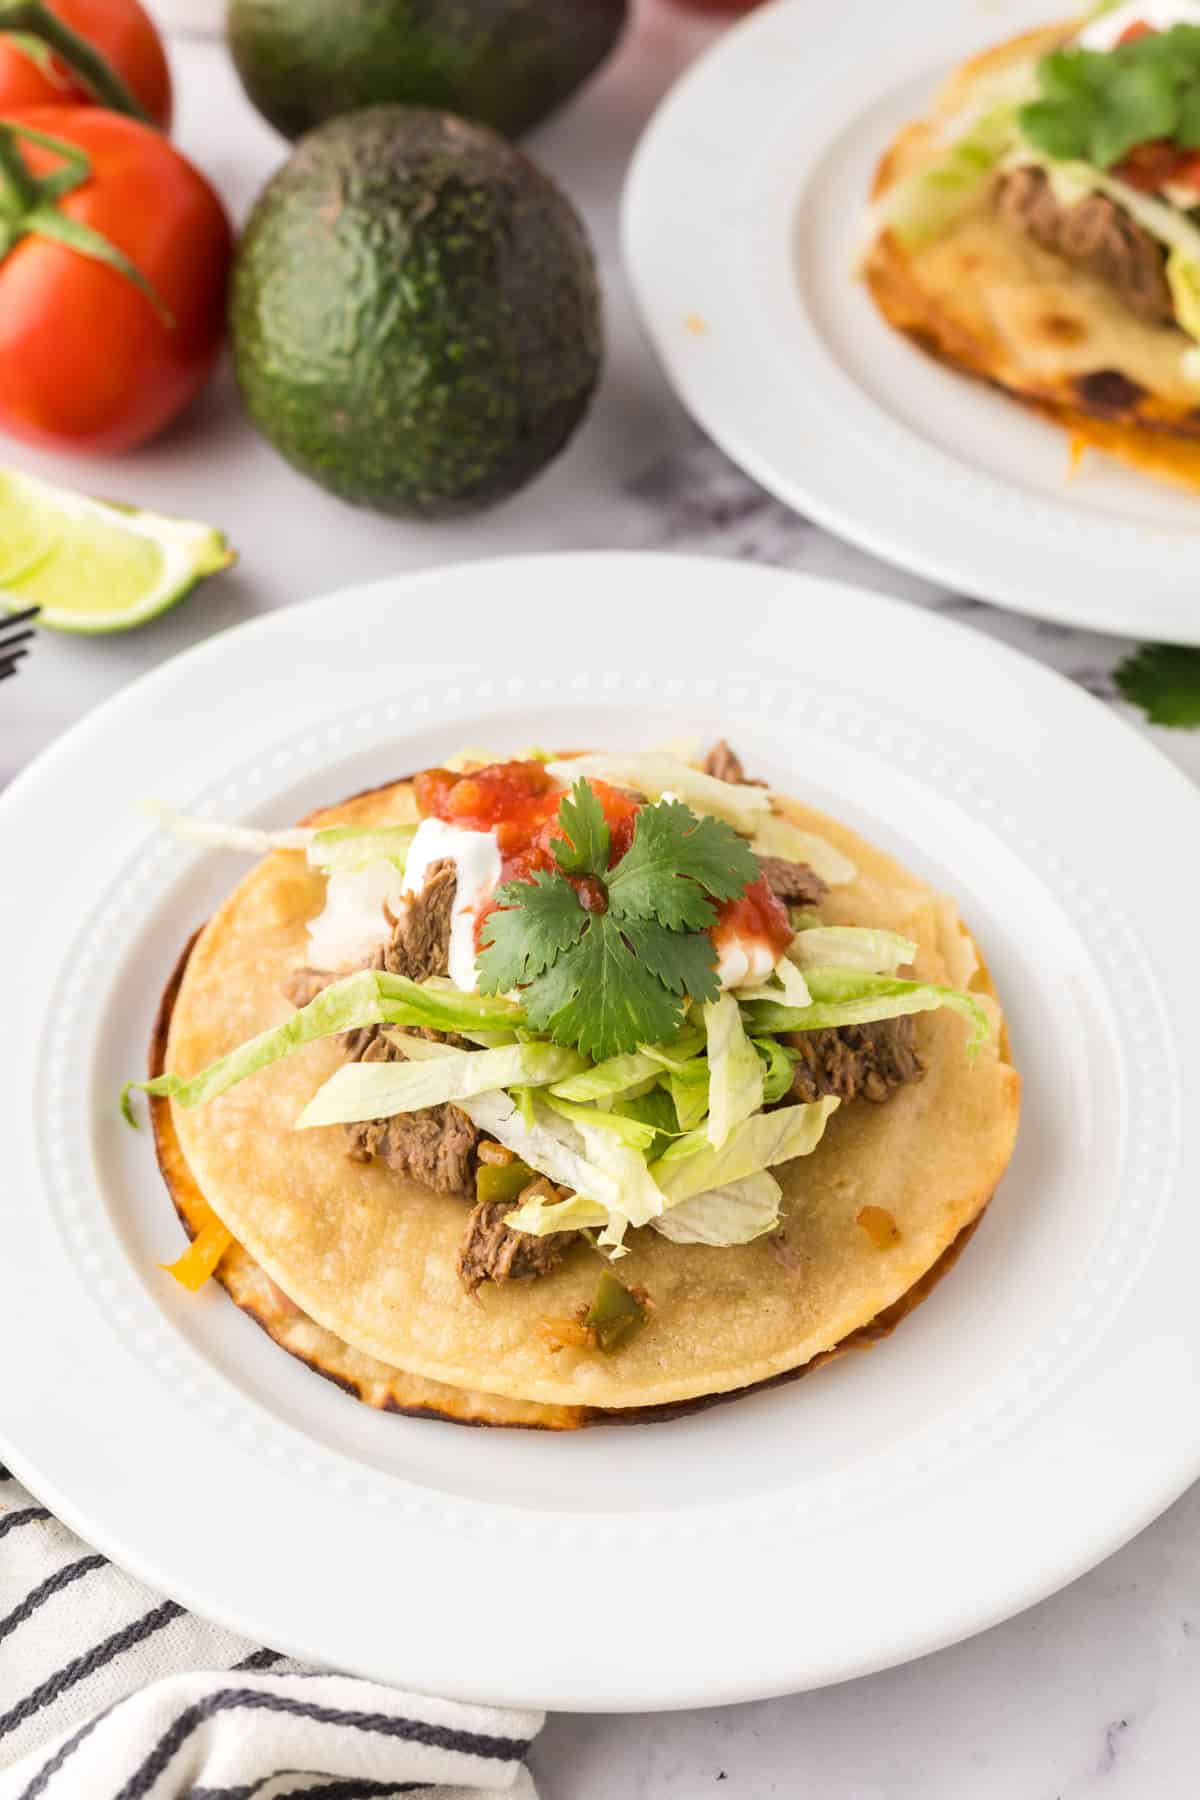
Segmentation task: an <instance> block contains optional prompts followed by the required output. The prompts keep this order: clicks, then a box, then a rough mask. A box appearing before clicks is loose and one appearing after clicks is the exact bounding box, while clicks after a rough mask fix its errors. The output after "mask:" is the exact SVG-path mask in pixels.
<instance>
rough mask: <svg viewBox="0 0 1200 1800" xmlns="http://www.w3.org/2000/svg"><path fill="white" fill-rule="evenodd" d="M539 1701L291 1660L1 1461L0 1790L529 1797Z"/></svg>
mask: <svg viewBox="0 0 1200 1800" xmlns="http://www.w3.org/2000/svg"><path fill="white" fill-rule="evenodd" d="M541 1725H542V1714H541V1713H521V1712H509V1711H501V1710H500V1709H498V1708H495V1707H484V1706H463V1705H461V1704H459V1703H458V1702H457V1701H450V1700H430V1699H426V1698H423V1697H420V1696H418V1695H415V1694H402V1693H400V1692H399V1691H398V1690H397V1689H395V1688H388V1687H379V1686H377V1685H375V1684H374V1683H372V1682H367V1681H360V1680H358V1679H357V1678H354V1677H351V1676H348V1675H328V1674H322V1673H320V1672H319V1671H317V1670H312V1669H304V1668H302V1667H301V1666H300V1665H299V1664H297V1663H294V1662H291V1661H289V1660H288V1659H287V1658H286V1657H283V1656H279V1655H277V1654H276V1652H275V1651H273V1650H267V1649H262V1648H260V1647H258V1646H256V1645H254V1644H250V1643H247V1642H246V1640H245V1639H244V1638H239V1637H237V1636H235V1634H234V1633H233V1632H230V1631H223V1630H222V1629H221V1627H220V1626H218V1625H209V1624H206V1623H205V1622H204V1621H203V1620H202V1619H198V1618H196V1617H194V1615H192V1614H191V1613H188V1612H185V1611H184V1609H183V1608H182V1607H181V1606H177V1605H176V1604H175V1602H174V1601H173V1600H163V1599H162V1598H161V1597H160V1596H159V1595H157V1594H152V1593H151V1592H150V1591H149V1590H148V1589H146V1588H144V1587H142V1586H141V1585H140V1584H139V1583H138V1582H136V1581H133V1580H131V1578H130V1577H129V1576H128V1575H124V1574H122V1572H121V1571H120V1570H119V1569H117V1568H115V1567H114V1566H113V1564H112V1563H110V1562H109V1561H108V1560H107V1558H105V1557H103V1556H98V1555H96V1554H95V1552H94V1551H90V1550H89V1549H88V1548H87V1546H86V1545H85V1544H81V1543H80V1541H79V1539H78V1538H77V1537H75V1536H73V1534H72V1533H71V1532H69V1531H68V1530H67V1529H66V1527H65V1526H63V1525H60V1524H59V1522H58V1520H57V1519H55V1518H53V1517H52V1516H51V1514H50V1513H49V1512H48V1511H47V1510H46V1508H45V1507H44V1506H39V1505H38V1503H37V1501H36V1500H35V1499H34V1498H33V1497H32V1495H30V1494H28V1493H26V1491H25V1489H24V1488H22V1487H21V1485H20V1484H19V1482H17V1481H16V1480H15V1479H14V1478H13V1477H12V1476H11V1475H10V1474H9V1473H8V1472H7V1470H0V1800H386V1797H388V1796H391V1795H394V1794H416V1795H421V1794H426V1795H428V1796H430V1800H433V1797H434V1796H436V1797H437V1800H467V1797H468V1796H470V1797H477V1796H479V1795H482V1794H487V1793H504V1794H507V1795H509V1796H511V1800H536V1794H535V1790H534V1786H533V1782H532V1780H531V1778H530V1775H529V1771H528V1770H527V1769H526V1767H525V1762H524V1757H525V1752H526V1751H527V1750H528V1748H529V1745H530V1742H531V1740H532V1739H533V1737H534V1736H535V1735H536V1733H537V1732H538V1731H539V1729H540V1728H541Z"/></svg>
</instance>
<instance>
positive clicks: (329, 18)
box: [227, 0, 628, 138]
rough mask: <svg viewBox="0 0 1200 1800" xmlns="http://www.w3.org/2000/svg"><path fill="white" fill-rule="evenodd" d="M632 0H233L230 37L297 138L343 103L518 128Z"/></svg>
mask: <svg viewBox="0 0 1200 1800" xmlns="http://www.w3.org/2000/svg"><path fill="white" fill-rule="evenodd" d="M627 12H628V0H229V7H228V14H227V30H228V34H229V47H230V49H231V51H232V52H233V60H234V62H235V63H236V65H237V70H238V74H239V75H240V76H241V78H242V85H243V86H244V88H245V90H246V92H247V94H248V95H249V96H250V98H251V100H252V101H253V102H254V104H255V106H256V107H257V108H258V110H259V112H261V113H262V114H263V115H264V117H265V118H267V119H269V120H270V121H271V124H272V125H274V126H275V127H276V129H277V130H279V131H282V132H283V134H284V136H285V137H290V138H296V137H300V136H301V135H302V133H304V132H306V131H310V130H311V129H312V127H313V126H314V125H320V124H322V123H323V122H324V120H326V119H332V118H334V117H336V116H337V115H338V114H340V113H347V112H357V111H358V109H359V108H360V107H364V106H380V105H384V104H389V103H392V102H401V103H403V104H405V105H409V106H434V107H438V108H439V109H444V110H446V111H447V112H456V113H460V114H461V115H462V116H463V117H464V118H468V119H477V120H479V121H480V122H481V123H482V124H484V125H491V126H492V127H493V128H494V129H495V130H496V131H502V132H503V133H504V134H505V135H506V136H507V137H519V136H520V134H521V133H522V132H525V131H528V130H529V129H530V128H531V127H532V126H534V125H536V124H538V123H539V122H540V121H541V120H542V119H544V118H545V117H546V115H547V114H548V113H551V112H553V111H554V109H555V108H556V107H557V106H561V105H562V103H563V101H564V100H566V99H568V98H569V97H570V95H571V94H573V93H574V92H575V89H576V88H577V87H579V85H580V84H581V83H582V82H583V81H586V79H587V77H588V76H589V75H590V74H591V73H592V71H593V69H595V68H596V67H597V66H598V65H599V64H600V63H602V62H603V61H604V59H605V57H606V56H607V55H608V54H609V52H610V50H611V49H612V48H613V45H614V44H615V43H616V41H617V39H618V38H619V37H620V35H621V28H622V26H623V25H624V23H625V18H626V14H627Z"/></svg>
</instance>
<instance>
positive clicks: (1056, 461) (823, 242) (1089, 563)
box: [624, 0, 1200, 643]
mask: <svg viewBox="0 0 1200 1800" xmlns="http://www.w3.org/2000/svg"><path fill="white" fill-rule="evenodd" d="M1062 10H1064V11H1066V10H1069V9H1066V8H1064V9H1062ZM1054 16H1055V6H1054V0H1010V3H1009V4H1006V5H994V4H992V5H982V4H981V5H977V6H970V5H964V3H963V0H913V4H912V5H910V6H907V7H902V8H899V9H895V8H893V9H882V10H881V9H880V8H879V7H878V6H877V4H876V0H844V4H842V5H840V6H838V7H837V8H835V9H833V10H832V11H827V12H822V13H821V16H820V20H819V24H818V22H817V20H816V19H815V17H814V13H813V8H812V5H811V3H810V0H780V4H777V5H775V6H770V7H768V8H766V9H765V10H764V11H763V12H761V13H757V14H755V15H754V16H753V17H752V18H750V19H749V20H747V22H746V23H745V24H744V25H742V26H740V27H739V28H738V29H737V30H735V31H733V32H731V33H730V34H729V35H728V36H727V37H725V38H723V39H721V40H720V42H719V43H718V44H717V46H716V47H715V48H714V49H713V50H711V51H710V52H709V53H708V55H707V56H706V57H704V58H703V59H702V60H701V61H700V62H699V63H698V64H697V65H696V66H695V68H694V69H693V70H692V71H691V72H690V73H689V74H688V75H687V76H686V77H685V78H684V80H683V81H682V82H680V84H679V85H678V87H676V89H675V90H674V91H673V93H672V94H671V95H670V96H669V97H668V99H667V100H666V102H665V103H664V105H663V106H662V107H661V108H660V110H659V112H658V114H657V115H656V117H655V119H654V121H653V122H652V124H651V126H650V128H649V130H648V131H647V133H646V135H645V137H644V138H643V140H642V143H641V145H640V147H639V149H638V152H637V155H636V157H635V159H634V164H633V168H632V171H631V174H630V177H629V183H628V187H627V190H626V197H625V209H624V241H625V255H626V261H627V264H628V267H629V271H630V275H631V278H632V281H633V284H634V287H635V290H636V293H637V296H638V300H639V303H640V306H641V310H642V314H643V318H644V320H645V323H646V326H647V328H648V330H649V333H650V336H651V338H652V340H653V342H654V344H655V346H656V348H657V351H658V353H659V355H660V357H661V359H662V362H663V364H664V366H665V368H666V371H667V374H668V375H669V377H670V378H671V380H672V381H673V383H674V385H675V387H676V388H677V389H678V391H679V394H680V396H681V397H682V399H683V401H684V403H685V404H686V405H687V406H688V407H689V409H690V410H691V412H692V413H693V414H694V415H695V417H696V418H697V419H698V420H699V422H700V423H701V424H702V425H703V426H704V428H705V430H706V431H708V432H709V434H710V435H711V436H712V437H714V438H715V439H716V441H717V442H718V443H719V444H720V445H721V446H722V448H723V449H725V450H726V451H727V452H728V453H729V455H731V456H732V457H733V458H734V459H735V460H736V461H737V462H739V463H740V464H741V465H742V466H743V468H745V469H746V470H747V471H748V472H749V473H750V474H751V475H752V476H754V477H755V479H756V480H758V481H761V482H762V483H763V485H764V486H765V487H767V488H769V489H770V490H771V491H772V492H773V493H775V494H776V495H778V496H779V498H780V499H782V500H784V501H786V502H787V503H788V504H789V505H791V506H794V507H796V508H797V509H798V510H799V511H802V512H804V513H807V514H808V515H810V516H811V517H812V518H814V519H816V520H818V521H819V522H820V523H821V524H822V525H825V526H827V527H828V528H829V529H830V530H832V531H836V532H838V533H840V534H841V535H842V536H843V537H846V538H849V539H851V540H852V541H853V542H855V543H858V544H861V545H862V546H863V547H864V548H865V549H868V550H871V551H874V552H875V553H876V554H878V555H880V556H885V557H887V558H889V559H890V560H891V561H893V562H896V563H900V564H902V565H903V566H905V567H907V568H910V569H913V570H915V571H917V572H918V573H920V574H922V575H926V576H929V577H931V578H932V579H934V580H936V581H939V582H943V583H945V584H946V585H947V586H950V587H954V588H958V589H961V590H962V591H964V592H966V593H970V594H973V595H977V596H979V597H980V598H982V599H986V600H992V601H996V602H998V603H999V604H1001V605H1004V606H1011V607H1015V608H1017V609H1018V610H1020V611H1023V612H1032V613H1037V614H1040V615H1043V616H1045V617H1047V618H1053V619H1059V620H1062V621H1063V622H1064V623H1067V624H1072V625H1084V626H1093V627H1098V628H1099V629H1101V630H1104V631H1114V632H1125V633H1129V634H1131V635H1134V636H1139V637H1155V638H1162V639H1166V640H1169V641H1172V642H1179V643H1200V592H1198V591H1197V584H1196V580H1195V569H1196V550H1197V544H1198V541H1200V495H1197V496H1194V497H1193V496H1190V495H1189V494H1187V493H1186V492H1185V491H1183V490H1182V489H1180V490H1175V489H1172V488H1170V487H1167V486H1160V485H1159V484H1157V483H1155V482H1153V481H1151V480H1149V479H1148V478H1144V477H1141V476H1138V475H1136V474H1134V473H1132V472H1128V471H1125V470H1122V469H1121V468H1119V467H1118V466H1117V465H1116V464H1114V463H1111V462H1109V461H1108V460H1107V459H1105V458H1103V457H1100V456H1098V455H1089V456H1088V457H1087V459H1086V460H1085V463H1084V465H1083V467H1082V469H1080V470H1079V471H1078V472H1077V473H1076V474H1075V475H1074V476H1071V474H1070V471H1069V466H1068V445H1067V438H1066V435H1065V433H1063V432H1062V431H1060V430H1059V429H1058V428H1057V427H1056V426H1053V425H1051V424H1049V423H1046V422H1044V421H1042V420H1041V419H1039V418H1037V417H1036V416H1035V415H1033V414H1031V413H1027V412H1026V411H1025V410H1024V409H1023V408H1022V407H1020V406H1019V405H1017V404H1015V403H1014V402H1013V401H1011V400H1009V399H1007V398H1006V397H1005V396H1004V395H1002V394H1000V393H995V392H992V391H990V390H989V389H988V388H987V387H985V386H984V385H982V384H981V383H978V382H974V381H971V380H969V379H967V378H966V377H965V376H961V375H957V374H955V373H954V372H953V371H951V370H949V369H946V368H943V367H941V366H939V365H938V364H936V363H935V362H933V361H932V360H931V359H930V358H928V357H926V356H924V355H922V354H921V352H920V351H918V350H917V349H915V348H914V347H913V346H912V345H911V344H909V343H908V342H907V341H906V340H905V339H904V338H902V337H900V336H899V335H898V334H897V333H895V332H893V331H891V330H890V329H889V328H888V327H887V326H886V325H885V324H884V323H883V321H882V320H881V319H880V317H879V315H878V314H877V313H876V311H875V308H874V306H873V305H872V303H871V301H870V299H869V297H868V295H867V293H866V290H865V289H864V288H863V287H862V285H861V283H860V282H859V281H858V280H857V279H856V278H855V275H854V264H855V259H856V254H857V251H858V248H859V245H860V243H861V234H862V229H863V214H864V208H865V204H866V196H867V192H868V188H869V185H870V180H871V174H872V171H873V169H874V166H875V162H876V160H877V158H878V156H879V154H880V152H881V151H882V150H883V149H884V147H885V146H886V144H887V143H888V142H889V140H890V139H891V137H892V136H893V135H894V133H895V132H896V130H897V129H898V127H899V126H900V125H902V124H903V123H904V122H905V121H906V120H907V119H911V118H914V117H917V116H919V115H920V114H921V113H922V112H923V111H924V110H925V108H926V105H927V102H928V99H929V97H930V95H931V94H932V92H933V90H934V88H935V86H936V84H937V82H938V80H939V79H940V78H941V76H942V75H943V74H944V73H945V72H947V71H948V70H949V69H950V68H951V67H953V66H954V65H955V64H956V63H958V62H960V61H961V60H963V59H964V58H965V57H967V56H968V55H970V54H971V53H972V52H974V51H977V50H980V49H983V48H984V47H986V46H987V45H988V44H992V43H996V42H999V41H1000V40H1001V39H1003V38H1006V37H1011V36H1014V35H1015V34H1016V33H1017V32H1019V31H1022V30H1026V29H1028V28H1030V27H1031V26H1033V25H1036V24H1039V23H1045V22H1046V21H1047V20H1049V19H1052V18H1054Z"/></svg>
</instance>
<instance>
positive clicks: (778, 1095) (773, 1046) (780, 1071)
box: [750, 1037, 797, 1106]
mask: <svg viewBox="0 0 1200 1800" xmlns="http://www.w3.org/2000/svg"><path fill="white" fill-rule="evenodd" d="M750 1041H751V1043H752V1044H753V1045H754V1048H755V1049H756V1050H757V1051H758V1054H759V1056H761V1058H762V1060H763V1064H764V1067H763V1105H764V1106H774V1104H775V1102H776V1101H777V1100H782V1099H783V1096H784V1095H785V1094H786V1093H787V1092H788V1090H789V1089H790V1087H791V1085H792V1078H793V1076H794V1075H795V1072H796V1065H795V1062H794V1061H793V1057H794V1056H796V1055H797V1052H796V1051H792V1052H790V1053H789V1052H788V1051H787V1050H786V1049H785V1048H784V1046H783V1045H782V1044H781V1043H780V1042H779V1040H778V1038H769V1037H759V1038H751V1040H750Z"/></svg>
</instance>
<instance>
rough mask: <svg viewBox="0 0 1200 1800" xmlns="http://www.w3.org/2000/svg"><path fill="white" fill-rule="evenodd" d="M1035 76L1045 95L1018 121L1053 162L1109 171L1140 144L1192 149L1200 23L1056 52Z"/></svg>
mask: <svg viewBox="0 0 1200 1800" xmlns="http://www.w3.org/2000/svg"><path fill="white" fill-rule="evenodd" d="M1037 80H1038V88H1039V96H1038V98H1037V99H1036V100H1034V101H1032V102H1031V103H1030V104H1029V105H1027V106H1024V107H1022V109H1021V111H1020V114H1019V121H1020V125H1021V129H1022V131H1023V132H1024V133H1025V135H1026V137H1027V138H1028V139H1029V141H1030V142H1031V143H1032V144H1033V145H1034V146H1035V148H1036V149H1039V150H1041V151H1043V152H1044V153H1045V155H1047V156H1049V157H1052V158H1053V159H1054V160H1055V161H1074V160H1082V161H1085V162H1090V163H1092V164H1094V165H1095V166H1096V167H1098V168H1101V169H1110V168H1112V167H1113V165H1114V164H1115V163H1119V162H1120V161H1121V159H1122V158H1123V157H1125V156H1127V155H1128V154H1129V152H1130V151H1131V150H1134V149H1136V148H1137V147H1138V146H1139V145H1140V144H1147V143H1152V142H1155V141H1158V140H1160V139H1165V140H1167V141H1168V142H1170V143H1175V144H1179V145H1181V146H1182V147H1184V148H1188V147H1190V146H1191V145H1193V144H1194V142H1195V133H1196V130H1197V114H1196V106H1195V99H1194V95H1195V89H1196V85H1197V82H1198V81H1200V28H1198V27H1197V26H1195V25H1186V24H1181V25H1173V26H1172V27H1171V29H1170V30H1169V31H1158V32H1150V33H1148V34H1146V35H1144V36H1142V37H1138V38H1133V39H1130V40H1129V41H1128V42H1126V43H1123V44H1117V45H1116V46H1115V47H1114V48H1113V49H1111V50H1085V49H1082V48H1080V47H1079V46H1078V45H1073V46H1067V47H1066V48H1064V49H1059V50H1054V51H1051V53H1050V54H1049V55H1048V56H1044V57H1043V58H1042V60H1041V61H1040V62H1039V64H1038V66H1037Z"/></svg>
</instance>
